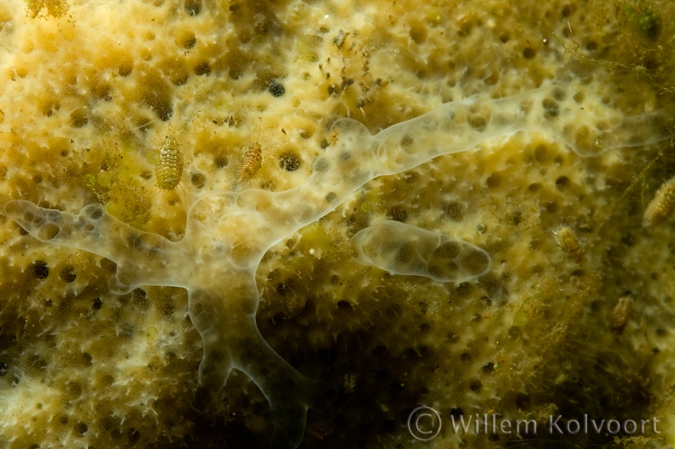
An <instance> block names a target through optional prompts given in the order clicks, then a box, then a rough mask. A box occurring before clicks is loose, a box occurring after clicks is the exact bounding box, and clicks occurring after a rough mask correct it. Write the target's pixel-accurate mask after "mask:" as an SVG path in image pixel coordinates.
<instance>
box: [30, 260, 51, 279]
mask: <svg viewBox="0 0 675 449" xmlns="http://www.w3.org/2000/svg"><path fill="white" fill-rule="evenodd" d="M30 268H31V271H32V272H33V274H34V275H35V277H36V278H37V279H47V277H48V276H49V266H47V262H45V261H43V260H38V261H35V262H33V263H32V264H31V266H30Z"/></svg>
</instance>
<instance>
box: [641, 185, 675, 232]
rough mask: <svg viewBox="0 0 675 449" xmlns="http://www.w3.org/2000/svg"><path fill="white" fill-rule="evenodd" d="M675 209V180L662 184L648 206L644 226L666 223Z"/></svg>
mask: <svg viewBox="0 0 675 449" xmlns="http://www.w3.org/2000/svg"><path fill="white" fill-rule="evenodd" d="M673 209H675V178H670V179H669V180H668V181H666V182H664V183H663V184H661V187H659V190H657V191H656V194H655V195H654V198H653V199H652V200H651V201H650V202H649V204H648V205H647V209H645V214H644V221H643V225H644V226H655V225H658V224H660V223H663V222H664V221H666V220H667V219H668V218H669V217H670V215H671V214H672V213H673Z"/></svg>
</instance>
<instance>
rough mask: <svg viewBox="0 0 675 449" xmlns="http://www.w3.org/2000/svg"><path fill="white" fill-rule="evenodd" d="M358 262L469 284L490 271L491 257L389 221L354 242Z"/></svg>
mask: <svg viewBox="0 0 675 449" xmlns="http://www.w3.org/2000/svg"><path fill="white" fill-rule="evenodd" d="M351 244H352V246H353V247H354V249H355V250H356V252H357V257H356V261H357V262H359V263H361V264H364V265H375V266H376V267H378V268H382V269H383V270H387V271H388V272H390V273H392V274H407V275H413V276H424V277H428V278H431V279H433V280H435V281H439V282H465V281H469V280H471V279H474V278H476V277H478V276H480V275H482V274H485V273H486V272H487V271H488V270H489V269H490V262H491V259H490V255H489V254H488V253H487V252H485V251H483V250H482V249H480V248H478V247H477V246H476V245H472V244H471V243H468V242H465V241H464V240H461V239H458V238H456V237H451V236H449V235H446V234H441V233H438V232H431V231H426V230H424V229H422V228H418V227H417V226H412V225H408V224H405V223H400V222H398V221H391V220H385V221H381V222H379V223H377V224H375V225H373V226H370V227H367V228H365V229H362V230H361V231H359V232H357V233H356V234H355V235H354V237H352V239H351Z"/></svg>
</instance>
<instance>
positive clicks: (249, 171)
mask: <svg viewBox="0 0 675 449" xmlns="http://www.w3.org/2000/svg"><path fill="white" fill-rule="evenodd" d="M261 166H262V148H261V147H260V144H259V143H258V142H255V143H254V144H253V145H251V146H250V147H249V148H248V150H246V152H245V153H244V157H243V158H242V161H241V166H240V167H239V177H238V178H237V183H238V184H241V183H242V182H246V181H250V180H251V178H253V177H254V176H255V174H256V173H257V172H258V170H260V167H261Z"/></svg>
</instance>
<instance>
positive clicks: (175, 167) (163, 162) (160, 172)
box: [155, 135, 183, 190]
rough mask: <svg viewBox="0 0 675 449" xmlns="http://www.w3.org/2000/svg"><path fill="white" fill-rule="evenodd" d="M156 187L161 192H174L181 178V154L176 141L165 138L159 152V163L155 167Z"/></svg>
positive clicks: (171, 137)
mask: <svg viewBox="0 0 675 449" xmlns="http://www.w3.org/2000/svg"><path fill="white" fill-rule="evenodd" d="M155 177H156V178H157V186H158V187H159V188H160V189H163V190H174V189H175V188H176V187H177V186H178V184H180V181H181V179H182V178H183V153H182V152H181V150H180V145H179V144H178V140H176V138H175V137H173V136H170V135H169V136H166V139H164V144H163V145H162V147H161V148H160V150H159V163H158V164H157V165H156V166H155Z"/></svg>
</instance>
